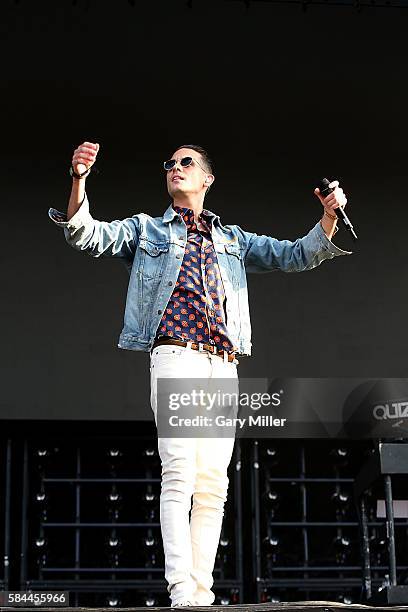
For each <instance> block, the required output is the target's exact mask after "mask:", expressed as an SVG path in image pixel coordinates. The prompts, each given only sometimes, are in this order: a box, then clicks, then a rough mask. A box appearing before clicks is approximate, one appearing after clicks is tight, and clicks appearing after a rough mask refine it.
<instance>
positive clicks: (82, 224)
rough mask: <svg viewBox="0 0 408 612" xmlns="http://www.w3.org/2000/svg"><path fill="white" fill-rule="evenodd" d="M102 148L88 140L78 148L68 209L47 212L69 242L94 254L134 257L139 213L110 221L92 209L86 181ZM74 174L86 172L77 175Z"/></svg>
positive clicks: (98, 255)
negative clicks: (99, 217) (99, 219)
mask: <svg viewBox="0 0 408 612" xmlns="http://www.w3.org/2000/svg"><path fill="white" fill-rule="evenodd" d="M98 150H99V145H98V144H93V143H89V142H85V143H83V144H82V145H80V146H79V147H78V148H77V149H75V152H74V155H73V158H72V168H73V172H74V174H73V176H72V189H71V195H70V199H69V202H68V209H67V213H66V214H65V213H63V212H61V211H59V210H56V209H55V208H50V209H49V211H48V215H49V217H50V219H51V220H52V221H53V222H54V223H55V224H56V225H58V226H60V227H62V228H63V229H64V234H65V239H66V241H67V242H68V244H69V245H70V246H72V247H73V248H75V249H77V250H79V251H85V252H86V253H88V254H89V255H91V256H92V257H100V256H101V255H103V256H106V257H123V258H125V259H132V258H133V256H134V253H135V250H136V247H137V243H138V240H139V233H140V222H139V218H138V216H137V215H134V216H132V217H128V218H126V219H123V220H115V221H111V222H106V221H97V220H96V219H93V217H92V216H91V214H90V212H89V201H88V197H87V195H86V192H85V181H86V177H87V176H88V174H89V171H90V169H91V166H92V165H93V163H94V162H95V159H96V155H97V153H98ZM75 174H78V175H83V176H82V177H81V178H76V177H75Z"/></svg>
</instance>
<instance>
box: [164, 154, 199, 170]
mask: <svg viewBox="0 0 408 612" xmlns="http://www.w3.org/2000/svg"><path fill="white" fill-rule="evenodd" d="M193 161H195V163H196V164H198V165H199V166H200V168H201V170H203V171H204V172H206V170H204V168H203V167H202V165H201V164H200V163H199V162H198V161H197V160H196V159H194V158H193V157H182V158H181V159H180V166H183V168H187V166H191V164H192V163H193ZM176 163H177V159H169V160H167V161H165V162H164V164H163V166H164V169H165V170H167V172H168V171H169V170H172V169H173V168H174V166H175V165H176Z"/></svg>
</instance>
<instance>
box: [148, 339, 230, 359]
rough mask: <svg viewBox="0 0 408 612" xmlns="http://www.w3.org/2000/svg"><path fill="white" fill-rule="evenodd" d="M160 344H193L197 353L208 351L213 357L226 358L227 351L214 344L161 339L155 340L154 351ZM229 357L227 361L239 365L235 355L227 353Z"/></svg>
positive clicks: (192, 346)
mask: <svg viewBox="0 0 408 612" xmlns="http://www.w3.org/2000/svg"><path fill="white" fill-rule="evenodd" d="M160 344H176V345H177V346H187V344H191V348H192V349H193V350H195V351H208V352H209V353H212V354H213V355H219V356H220V357H222V358H223V357H224V353H225V351H221V350H220V349H217V347H216V346H213V345H212V344H203V343H202V342H191V341H190V342H184V341H183V340H176V339H175V338H159V339H158V340H155V341H154V343H153V346H152V351H153V349H155V348H156V346H160ZM200 346H201V348H200ZM227 355H228V357H227V359H228V361H229V362H231V361H236V362H237V363H239V361H238V360H237V358H236V357H235V353H227Z"/></svg>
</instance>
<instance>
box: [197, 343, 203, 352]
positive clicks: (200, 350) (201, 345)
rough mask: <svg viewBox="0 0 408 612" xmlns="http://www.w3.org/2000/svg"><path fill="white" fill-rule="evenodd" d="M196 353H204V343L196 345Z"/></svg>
mask: <svg viewBox="0 0 408 612" xmlns="http://www.w3.org/2000/svg"><path fill="white" fill-rule="evenodd" d="M198 352H199V353H204V343H203V342H199V343H198Z"/></svg>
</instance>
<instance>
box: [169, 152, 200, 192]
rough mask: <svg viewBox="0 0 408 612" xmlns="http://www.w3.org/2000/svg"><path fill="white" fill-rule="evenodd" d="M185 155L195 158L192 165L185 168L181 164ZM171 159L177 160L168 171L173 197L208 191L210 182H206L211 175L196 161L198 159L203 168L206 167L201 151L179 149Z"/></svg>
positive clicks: (170, 190)
mask: <svg viewBox="0 0 408 612" xmlns="http://www.w3.org/2000/svg"><path fill="white" fill-rule="evenodd" d="M183 157H192V158H193V162H192V163H191V164H190V166H186V167H185V168H183V166H182V165H181V164H180V160H181V159H182V158H183ZM171 159H176V160H177V163H176V164H175V165H174V167H173V168H172V169H171V170H169V171H168V172H167V191H168V192H169V195H170V196H171V197H172V198H175V197H177V196H178V195H182V194H185V195H187V194H198V193H201V192H202V191H204V192H205V191H206V189H207V187H208V183H205V179H206V177H208V176H211V175H210V174H209V173H208V174H207V173H206V172H204V170H203V169H202V168H200V166H199V165H198V164H197V162H196V161H195V160H197V161H198V162H199V164H200V165H201V166H202V167H203V168H204V167H205V165H204V161H203V159H202V157H201V155H200V153H198V152H197V151H194V150H193V149H178V150H177V151H176V152H175V153H174V154H173V155H172V157H171Z"/></svg>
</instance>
